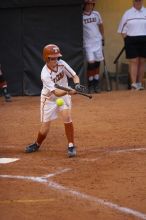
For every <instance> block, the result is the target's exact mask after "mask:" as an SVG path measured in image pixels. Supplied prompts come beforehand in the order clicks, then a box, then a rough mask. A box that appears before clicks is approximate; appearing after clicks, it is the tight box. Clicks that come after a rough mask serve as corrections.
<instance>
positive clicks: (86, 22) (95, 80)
mask: <svg viewBox="0 0 146 220" xmlns="http://www.w3.org/2000/svg"><path fill="white" fill-rule="evenodd" d="M95 2H96V1H95V0H85V3H84V7H83V47H84V51H85V57H86V61H87V77H88V88H89V93H94V92H97V93H98V92H99V91H100V90H99V68H100V61H102V60H103V59H104V58H103V53H102V46H103V42H104V28H103V22H102V18H101V16H100V14H99V12H97V11H94V6H95Z"/></svg>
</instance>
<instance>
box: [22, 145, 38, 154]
mask: <svg viewBox="0 0 146 220" xmlns="http://www.w3.org/2000/svg"><path fill="white" fill-rule="evenodd" d="M39 147H40V146H39V145H38V144H36V143H34V144H31V145H29V146H27V147H26V148H25V152H26V153H33V152H36V151H38V149H39Z"/></svg>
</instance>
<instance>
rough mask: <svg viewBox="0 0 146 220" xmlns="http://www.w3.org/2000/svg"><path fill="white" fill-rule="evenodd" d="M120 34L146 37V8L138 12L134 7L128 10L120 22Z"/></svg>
mask: <svg viewBox="0 0 146 220" xmlns="http://www.w3.org/2000/svg"><path fill="white" fill-rule="evenodd" d="M118 33H124V34H126V35H127V36H143V35H146V8H144V7H142V8H141V9H140V10H137V9H136V8H134V7H132V8H130V9H129V10H127V11H126V12H125V13H124V15H123V17H122V19H121V21H120V24H119V27H118Z"/></svg>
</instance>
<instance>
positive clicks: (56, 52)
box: [25, 44, 80, 157]
mask: <svg viewBox="0 0 146 220" xmlns="http://www.w3.org/2000/svg"><path fill="white" fill-rule="evenodd" d="M61 57H62V54H61V53H60V49H59V47H58V46H57V45H54V44H49V45H46V46H45V47H44V49H43V59H44V61H45V62H46V64H45V66H44V67H43V69H42V72H41V80H42V83H43V88H42V91H41V105H40V111H41V123H42V124H41V128H40V130H39V133H38V136H37V139H36V141H35V143H34V144H32V145H30V146H27V147H26V150H25V151H26V152H27V153H31V152H35V151H37V150H38V149H39V147H40V146H41V144H42V142H43V141H44V139H45V138H46V137H47V134H48V132H49V130H50V124H51V122H52V121H53V120H55V119H56V118H57V117H58V112H60V113H61V115H62V118H63V122H64V127H65V134H66V137H67V141H68V156H69V157H73V156H75V155H76V147H75V143H74V128H73V122H72V117H71V95H74V94H76V90H73V91H70V92H66V91H63V90H60V89H57V88H55V84H58V85H61V86H64V87H68V78H72V80H73V82H74V83H75V89H79V88H80V84H79V83H80V80H79V77H78V76H77V74H76V73H75V71H74V70H73V69H72V68H71V67H70V66H69V65H68V64H67V63H66V62H65V61H63V60H62V59H60V58H61ZM58 97H62V99H63V100H64V104H63V105H62V106H60V107H59V106H57V104H56V99H57V98H58Z"/></svg>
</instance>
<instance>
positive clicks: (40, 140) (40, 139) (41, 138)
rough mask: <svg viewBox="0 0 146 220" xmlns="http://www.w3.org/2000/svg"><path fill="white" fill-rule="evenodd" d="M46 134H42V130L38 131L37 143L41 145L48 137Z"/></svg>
mask: <svg viewBox="0 0 146 220" xmlns="http://www.w3.org/2000/svg"><path fill="white" fill-rule="evenodd" d="M46 136H47V135H46V134H42V133H41V132H39V133H38V137H37V141H36V142H37V144H38V145H39V146H40V145H41V144H42V142H43V140H44V139H45V138H46Z"/></svg>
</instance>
